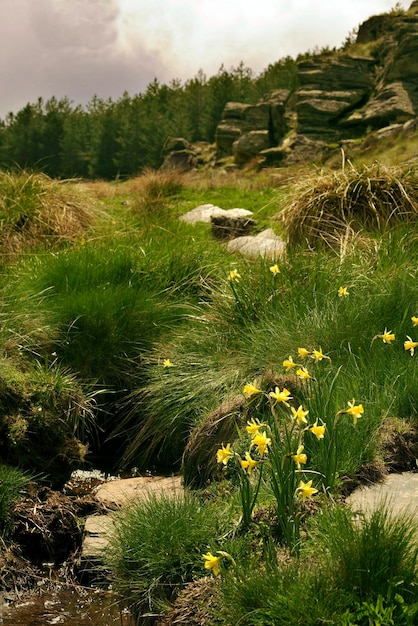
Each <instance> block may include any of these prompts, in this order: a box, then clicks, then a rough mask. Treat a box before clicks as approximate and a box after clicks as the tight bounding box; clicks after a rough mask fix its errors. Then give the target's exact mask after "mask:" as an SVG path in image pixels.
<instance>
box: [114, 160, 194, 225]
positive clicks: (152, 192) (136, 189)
mask: <svg viewBox="0 0 418 626" xmlns="http://www.w3.org/2000/svg"><path fill="white" fill-rule="evenodd" d="M183 186H184V174H183V173H182V172H178V171H176V170H165V171H163V170H158V171H156V170H151V169H148V170H144V172H143V173H142V175H141V176H138V177H136V178H133V179H132V180H130V181H128V182H127V183H126V185H125V188H124V191H125V192H127V193H128V194H129V195H131V196H132V197H133V202H134V203H133V210H134V211H137V212H138V213H141V214H142V215H155V214H158V213H159V212H160V211H161V210H162V209H164V208H165V206H166V205H167V202H169V201H170V199H171V198H172V197H173V196H174V195H176V194H177V193H179V192H180V191H181V190H182V189H183Z"/></svg>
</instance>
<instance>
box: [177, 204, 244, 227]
mask: <svg viewBox="0 0 418 626" xmlns="http://www.w3.org/2000/svg"><path fill="white" fill-rule="evenodd" d="M252 214H253V213H252V211H248V209H229V210H225V209H221V208H220V207H218V206H215V205H214V204H201V205H200V206H197V207H196V208H195V209H192V210H191V211H188V212H187V213H185V214H184V215H181V216H180V217H179V219H180V220H182V221H183V222H189V224H196V222H207V223H210V222H212V220H213V219H214V218H219V217H224V218H226V219H230V220H234V219H248V218H250V217H251V215H252Z"/></svg>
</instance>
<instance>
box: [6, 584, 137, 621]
mask: <svg viewBox="0 0 418 626" xmlns="http://www.w3.org/2000/svg"><path fill="white" fill-rule="evenodd" d="M0 615H1V617H0V624H1V625H2V626H48V625H49V624H60V625H64V626H87V625H88V626H135V621H134V619H133V617H132V616H131V615H130V614H129V612H128V611H127V610H124V609H121V608H120V606H119V605H118V604H117V601H116V598H115V596H114V594H112V593H111V592H110V591H103V590H98V589H87V588H83V587H74V588H58V589H57V590H55V591H48V592H38V593H37V594H36V595H31V596H30V597H29V598H27V599H25V600H22V601H20V602H19V601H17V602H15V603H13V604H12V605H10V606H4V607H3V608H1V607H0Z"/></svg>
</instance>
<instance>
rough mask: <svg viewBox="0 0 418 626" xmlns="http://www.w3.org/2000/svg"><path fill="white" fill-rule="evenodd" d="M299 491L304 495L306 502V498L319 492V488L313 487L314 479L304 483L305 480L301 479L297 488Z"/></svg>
mask: <svg viewBox="0 0 418 626" xmlns="http://www.w3.org/2000/svg"><path fill="white" fill-rule="evenodd" d="M296 491H299V494H300V495H301V496H302V500H303V502H305V500H306V498H312V496H313V495H315V494H316V493H318V489H315V487H312V481H311V480H308V482H307V483H304V482H303V480H301V481H300V483H299V487H298V488H297V489H296Z"/></svg>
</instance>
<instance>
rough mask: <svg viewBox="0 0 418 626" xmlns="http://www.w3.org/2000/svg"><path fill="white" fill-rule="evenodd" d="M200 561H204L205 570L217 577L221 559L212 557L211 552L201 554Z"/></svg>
mask: <svg viewBox="0 0 418 626" xmlns="http://www.w3.org/2000/svg"><path fill="white" fill-rule="evenodd" d="M202 559H204V561H205V569H208V570H212V572H213V575H214V576H218V575H219V572H220V570H221V557H220V556H214V555H213V554H212V552H208V553H207V554H202Z"/></svg>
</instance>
